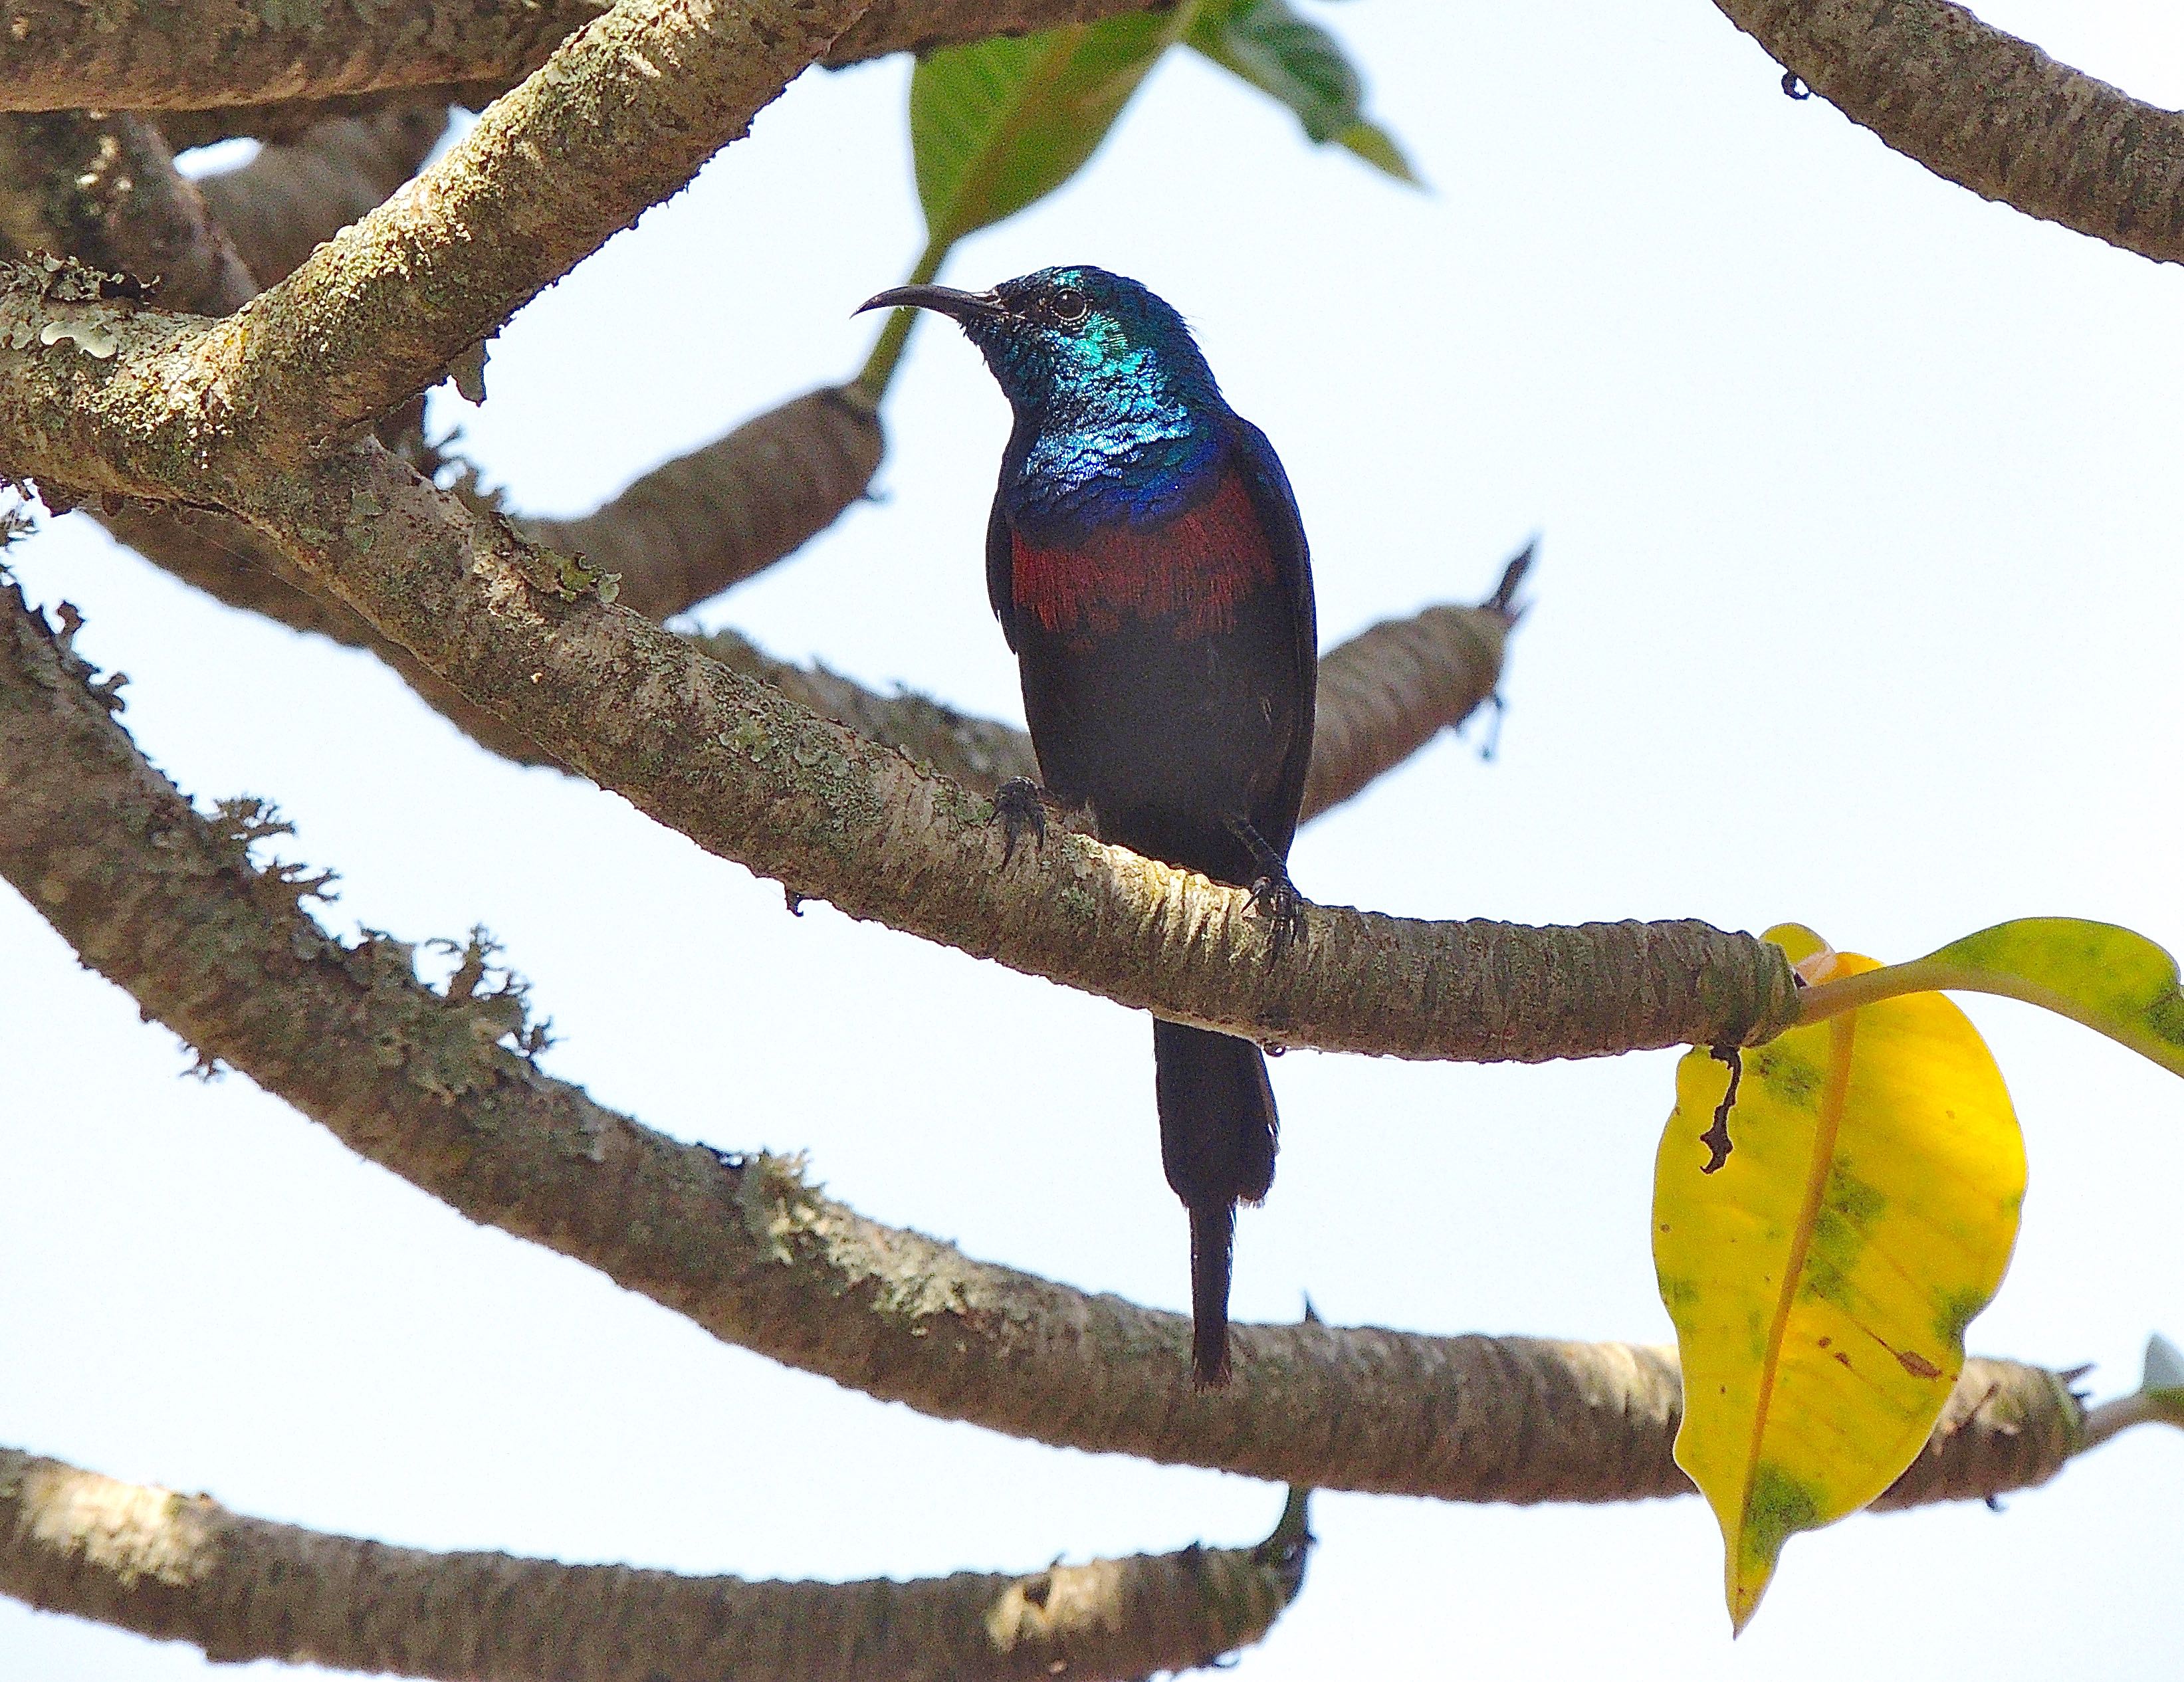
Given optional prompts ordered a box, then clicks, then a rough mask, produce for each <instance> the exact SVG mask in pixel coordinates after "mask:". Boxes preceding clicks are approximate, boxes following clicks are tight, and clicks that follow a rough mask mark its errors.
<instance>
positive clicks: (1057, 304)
mask: <svg viewBox="0 0 2184 1682" xmlns="http://www.w3.org/2000/svg"><path fill="white" fill-rule="evenodd" d="M1046 304H1047V308H1048V309H1051V310H1052V311H1053V312H1054V319H1055V320H1057V321H1059V322H1060V323H1061V325H1062V326H1065V327H1073V326H1076V325H1077V324H1078V322H1080V321H1082V320H1084V318H1085V317H1086V316H1087V315H1090V314H1091V313H1092V304H1091V302H1090V300H1089V299H1088V298H1086V297H1085V296H1084V293H1083V292H1079V291H1078V290H1077V288H1076V287H1056V288H1055V289H1054V292H1053V293H1052V295H1051V296H1050V297H1049V298H1048V299H1047V300H1046Z"/></svg>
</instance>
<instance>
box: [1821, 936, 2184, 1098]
mask: <svg viewBox="0 0 2184 1682" xmlns="http://www.w3.org/2000/svg"><path fill="white" fill-rule="evenodd" d="M1910 993H1986V994H1992V995H1993V996H1994V997H1995V998H1997V999H2014V1000H2017V1001H2018V1002H2019V1003H2020V1004H2025V1005H2036V1006H2038V1007H2039V1008H2040V1009H2041V1010H2043V1011H2053V1013H2054V1014H2055V1015H2057V1016H2066V1017H2068V1018H2069V1019H2070V1021H2072V1022H2076V1023H2078V1024H2079V1025H2080V1026H2081V1027H2084V1028H2091V1029H2092V1031H2093V1032H2094V1033H2098V1034H2100V1035H2102V1036H2103V1037H2104V1038H2106V1039H2113V1040H2114V1041H2115V1042H2116V1044H2119V1045H2123V1046H2127V1047H2129V1048H2130V1049H2131V1050H2133V1051H2136V1052H2137V1053H2138V1054H2139V1055H2141V1056H2142V1057H2147V1058H2150V1059H2152V1060H2153V1061H2154V1062H2157V1063H2159V1064H2160V1065H2161V1067H2164V1068H2165V1069H2168V1070H2170V1072H2173V1073H2178V1074H2184V1058H2180V1056H2179V1054H2178V1048H2177V1047H2176V1046H2175V1045H2173V1044H2170V1043H2169V1042H2167V1041H2165V1040H2164V1039H2160V1038H2159V1037H2158V1036H2157V1035H2155V1034H2153V1033H2148V1032H2144V1031H2142V1030H2138V1028H2137V1024H2136V1023H2126V1022H2119V1021H2118V1020H2117V1019H2116V1018H2115V1016H2114V1014H2113V1013H2110V1014H2108V1015H2103V1013H2102V1012H2101V1011H2099V1010H2098V1009H2097V1008H2096V1007H2095V1006H2094V1005H2092V1004H2089V1003H2088V1002H2087V1000H2082V999H2075V998H2073V997H2072V996H2071V995H2070V994H2067V993H2064V992H2061V991H2059V990H2058V989H2055V988H2052V987H2043V986H2042V985H2041V984H2040V983H2038V982H2036V981H2032V980H2031V979H2029V978H2027V977H2024V976H2020V975H2012V974H2010V973H2009V972H2008V971H2006V970H1988V969H1979V968H1975V967H1974V966H1970V965H1968V964H1954V963H1950V962H1948V961H1946V960H1943V959H1940V958H1916V959H1914V960H1913V961H1911V962H1909V963H1908V964H1885V965H1883V966H1881V967H1880V968H1879V969H1877V970H1868V971H1866V972H1864V974H1863V975H1852V976H1844V977H1841V979H1839V980H1836V981H1823V982H1819V983H1816V984H1815V985H1814V986H1811V987H1808V988H1805V989H1802V990H1801V991H1800V992H1799V993H1798V994H1797V1022H1798V1024H1799V1026H1804V1025H1806V1024H1809V1023H1812V1022H1825V1021H1827V1020H1828V1019H1829V1018H1830V1017H1831V1016H1841V1015H1842V1014H1843V1012H1845V1011H1858V1010H1863V1009H1864V1007H1865V1006H1867V1005H1878V1004H1880V1002H1881V1001H1882V1000H1887V999H1901V998H1903V996H1904V995H1905V994H1910Z"/></svg>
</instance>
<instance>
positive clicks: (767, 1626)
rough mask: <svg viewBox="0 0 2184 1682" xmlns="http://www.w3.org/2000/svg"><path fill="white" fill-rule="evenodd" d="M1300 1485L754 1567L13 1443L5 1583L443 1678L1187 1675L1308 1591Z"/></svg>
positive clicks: (790, 1680)
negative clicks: (186, 1488) (823, 1568)
mask: <svg viewBox="0 0 2184 1682" xmlns="http://www.w3.org/2000/svg"><path fill="white" fill-rule="evenodd" d="M1303 1532H1304V1515H1303V1510H1302V1506H1301V1502H1298V1503H1294V1504H1293V1506H1292V1509H1291V1512H1288V1513H1285V1514H1284V1526H1283V1527H1282V1528H1280V1529H1277V1530H1276V1531H1275V1533H1274V1534H1273V1535H1271V1536H1269V1537H1268V1539H1267V1540H1265V1541H1264V1542H1262V1543H1260V1544H1259V1545H1258V1546H1256V1547H1245V1548H1206V1547H1196V1546H1194V1547H1190V1548H1185V1549H1184V1550H1182V1551H1180V1552H1177V1553H1171V1554H1159V1555H1138V1556H1135V1557H1130V1558H1125V1559H1110V1560H1099V1561H1095V1562H1093V1563H1091V1564H1089V1565H1069V1566H1065V1565H1060V1564H1056V1565H1054V1566H1051V1567H1050V1568H1047V1569H1046V1570H1044V1571H1035V1572H1033V1573H1029V1574H1028V1575H1024V1576H999V1575H979V1574H976V1573H971V1572H959V1573H956V1575H954V1576H950V1577H945V1578H936V1579H927V1580H923V1581H913V1582H908V1583H898V1582H894V1581H889V1580H885V1579H882V1580H877V1581H872V1582H864V1583H751V1582H746V1581H744V1579H741V1578H736V1577H685V1576H682V1575H679V1574H677V1573H674V1572H671V1571H642V1570H637V1569H634V1568H631V1567H628V1566H608V1565H588V1566H587V1565H564V1564H561V1563H560V1562H558V1561H554V1560H543V1559H517V1558H511V1557H509V1556H508V1555H506V1554H502V1553H428V1552H426V1551H423V1550H421V1549H418V1548H405V1547H395V1546H390V1545H388V1544H387V1543H384V1542H377V1541H365V1540H359V1539H358V1538H356V1537H353V1536H335V1535H326V1534H321V1533H320V1532H317V1531H313V1530H305V1529H299V1528H298V1527H297V1526H295V1525H292V1524H276V1523H271V1522H270V1521H269V1520H266V1519H263V1518H248V1517H246V1516H244V1515H242V1514H241V1513H237V1512H229V1511H228V1510H227V1509H226V1508H225V1507H221V1506H220V1504H219V1503H218V1502H217V1501H214V1500H212V1498H211V1497H210V1496H209V1495H180V1494H177V1493H176V1492H175V1491H173V1490H162V1489H156V1488H150V1487H148V1486H146V1485H143V1484H125V1483H120V1482H117V1481H116V1480H115V1479H111V1478H103V1477H100V1476H99V1475H98V1474H97V1473H92V1472H85V1471H81V1470H79V1469H78V1468H75V1467H73V1466H70V1465H68V1464H66V1463H65V1462H61V1461H58V1460H47V1459H43V1458H42V1457H39V1456H33V1455H29V1454H25V1453H23V1452H21V1451H19V1450H14V1449H6V1448H0V1593H4V1594H7V1595H9V1596H13V1597H14V1598H15V1599H17V1600H20V1601H26V1602H28V1603H29V1604H30V1605H31V1606H34V1607H39V1608H41V1609H42V1610H47V1611H53V1612H68V1613H70V1614H72V1615H73V1616H75V1617H78V1618H94V1619H96V1620H97V1621H98V1622H100V1623H102V1624H116V1625H119V1626H120V1627H121V1628H123V1629H133V1630H135V1631H136V1633H137V1634H139V1635H150V1636H153V1637H155V1638H158V1639H160V1640H181V1641H187V1642H190V1643H191V1644H192V1645H193V1646H198V1647H201V1648H203V1651H204V1653H205V1656H206V1657H208V1658H210V1659H212V1660H213V1661H214V1662H215V1663H222V1664H235V1663H247V1662H248V1661H249V1660H252V1659H260V1658H270V1659H280V1660H284V1661H286V1662H287V1663H292V1664H304V1663H309V1664H322V1665H329V1666H331V1667H333V1668H337V1669H341V1670H362V1671H375V1672H392V1673H393V1674H396V1675H398V1676H426V1677H439V1678H445V1679H449V1682H534V1679H536V1678H538V1677H541V1676H547V1675H551V1676H555V1677H561V1678H568V1679H580V1682H685V1679H691V1682H694V1679H698V1678H705V1679H706V1682H739V1679H745V1678H748V1679H750V1682H803V1679H807V1678H808V1679H813V1682H818V1679H841V1682H868V1679H886V1678H892V1677H900V1678H904V1679H917V1678H928V1677H933V1676H948V1677H956V1678H962V1679H967V1682H973V1679H987V1678H992V1679H997V1682H998V1679H1017V1678H1022V1679H1027V1682H1028V1679H1034V1678H1036V1679H1039V1682H1045V1679H1046V1678H1048V1677H1050V1676H1052V1675H1055V1674H1061V1673H1063V1672H1065V1671H1066V1673H1067V1674H1068V1675H1070V1676H1072V1677H1089V1678H1100V1677H1112V1678H1116V1679H1122V1678H1128V1677H1139V1676H1144V1675H1146V1674H1150V1673H1151V1672H1153V1671H1156V1670H1178V1671H1179V1670H1186V1669H1190V1668H1195V1667H1197V1666H1200V1665H1203V1664H1207V1663H1211V1662H1212V1661H1213V1660H1214V1659H1216V1658H1217V1657H1220V1656H1221V1655H1222V1654H1223V1653H1227V1652H1229V1651H1234V1649H1236V1648H1238V1647H1243V1646H1251V1644H1252V1643H1254V1642H1256V1641H1257V1640H1261V1639H1262V1637H1264V1635H1266V1633H1267V1631H1268V1628H1269V1627H1271V1625H1272V1624H1273V1621H1274V1619H1275V1618H1278V1617H1279V1616H1280V1614H1281V1612H1282V1611H1283V1609H1284V1607H1286V1606H1287V1605H1288V1604H1289V1602H1290V1601H1291V1600H1292V1599H1294V1598H1295V1595H1296V1593H1297V1590H1298V1589H1299V1588H1300V1587H1301V1585H1302V1582H1303V1578H1304V1563H1305V1561H1304V1555H1305V1549H1306V1546H1307V1538H1306V1537H1305V1535H1304V1534H1303Z"/></svg>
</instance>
